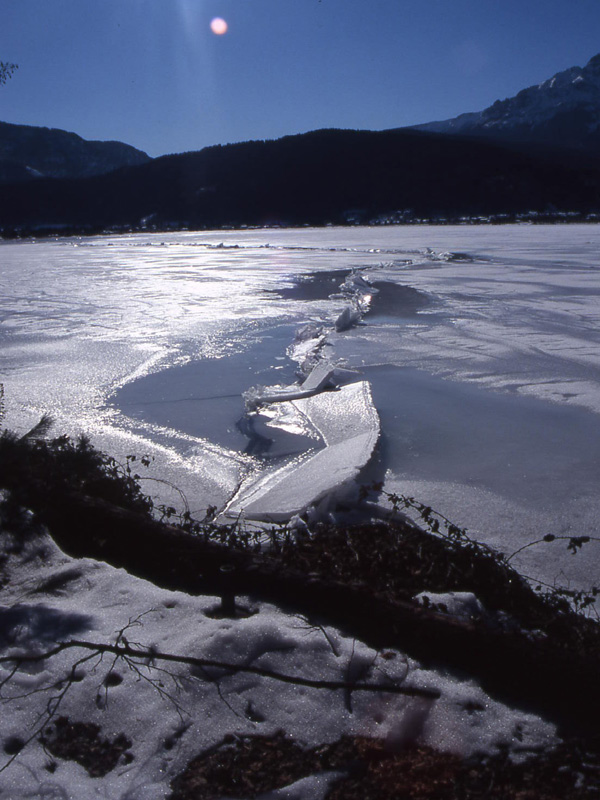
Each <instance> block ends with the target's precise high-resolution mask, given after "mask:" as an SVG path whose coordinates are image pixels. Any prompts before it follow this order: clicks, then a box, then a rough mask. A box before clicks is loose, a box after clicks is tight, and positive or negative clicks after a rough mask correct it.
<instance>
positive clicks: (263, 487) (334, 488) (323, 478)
mask: <svg viewBox="0 0 600 800" xmlns="http://www.w3.org/2000/svg"><path fill="white" fill-rule="evenodd" d="M286 402H289V403H292V404H293V405H294V406H295V407H296V409H297V410H298V411H300V412H301V413H302V414H304V416H305V417H306V418H307V419H308V420H309V421H310V422H311V424H312V425H313V426H314V427H315V428H316V429H317V430H318V432H319V433H320V435H321V437H322V438H323V441H324V442H325V447H324V449H322V450H318V451H317V452H314V451H313V452H311V453H308V454H307V455H305V456H304V457H303V458H300V459H296V460H294V461H292V462H290V463H288V464H285V465H284V466H283V467H280V468H279V469H274V470H272V471H267V472H265V473H261V474H260V475H259V476H258V478H257V479H256V480H251V481H250V482H249V483H248V484H245V485H242V487H241V489H240V490H239V492H238V493H237V494H236V495H235V497H234V498H233V499H232V501H231V502H230V503H229V505H228V506H227V508H226V509H225V512H224V513H225V516H227V517H229V518H238V517H242V518H245V519H249V520H272V521H274V522H287V521H288V520H289V519H291V518H292V517H293V516H295V515H297V514H301V513H303V512H304V511H306V510H307V509H308V508H310V507H311V506H315V505H316V504H317V503H319V501H321V500H323V498H325V497H330V496H331V495H332V494H333V495H335V496H339V495H340V494H341V493H343V492H344V491H345V489H346V488H347V486H348V484H349V483H350V482H351V481H353V480H354V478H356V476H357V475H358V473H359V472H360V470H361V469H362V468H363V467H364V466H365V465H366V464H367V462H368V461H369V460H370V458H371V456H372V454H373V450H374V448H375V445H376V443H377V439H378V437H379V415H378V414H377V410H376V409H375V406H374V405H373V400H372V397H371V386H370V384H369V382H368V381H358V382H356V383H351V384H348V385H347V386H343V387H341V388H339V389H337V390H336V391H330V392H327V391H325V392H321V393H320V394H315V395H313V396H311V397H304V398H300V399H296V400H288V401H286Z"/></svg>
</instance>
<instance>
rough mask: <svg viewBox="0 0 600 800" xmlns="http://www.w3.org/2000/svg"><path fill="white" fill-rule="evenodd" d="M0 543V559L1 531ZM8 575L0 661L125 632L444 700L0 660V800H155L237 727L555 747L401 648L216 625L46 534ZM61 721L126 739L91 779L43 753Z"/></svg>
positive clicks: (68, 659)
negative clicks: (51, 729) (44, 732)
mask: <svg viewBox="0 0 600 800" xmlns="http://www.w3.org/2000/svg"><path fill="white" fill-rule="evenodd" d="M0 541H1V546H2V548H3V550H4V548H5V547H6V545H7V543H8V542H9V537H8V534H7V533H6V532H4V534H3V536H2V538H1V540H0ZM1 554H2V553H0V555H1ZM7 572H8V576H9V582H8V584H7V586H6V587H5V588H4V589H3V590H2V592H1V595H0V597H1V603H2V605H0V657H8V656H16V655H36V654H37V655H39V654H40V653H43V652H47V651H48V650H51V649H52V648H53V647H55V645H56V642H60V641H66V640H71V639H76V640H79V641H87V642H91V643H99V644H100V645H102V644H106V643H109V644H114V643H115V642H116V641H117V639H118V636H119V632H121V634H122V636H124V637H125V639H123V638H120V639H118V642H119V644H121V645H123V644H124V643H127V645H128V646H129V647H131V648H137V647H140V648H141V647H143V648H145V649H146V650H148V649H150V650H152V651H154V652H155V653H156V654H167V653H168V654H173V655H182V656H187V657H190V656H191V657H194V658H197V659H202V658H206V659H216V660H218V661H221V662H230V663H231V664H234V665H240V666H241V667H260V668H264V669H271V670H274V671H277V672H280V673H284V674H286V675H291V676H300V677H301V678H308V679H315V680H321V681H324V680H328V681H346V682H347V681H360V682H377V683H380V684H381V683H386V682H387V683H388V685H389V684H392V683H395V684H396V685H402V686H404V687H405V688H406V689H409V688H413V689H414V688H417V689H424V690H430V691H431V690H434V691H437V692H439V694H440V696H439V698H437V699H428V698H422V697H411V696H403V695H398V694H390V693H385V692H379V693H366V692H361V691H353V692H352V694H351V696H350V698H349V696H348V693H347V692H346V691H344V690H335V691H330V690H327V689H316V688H307V687H304V686H298V685H293V684H288V683H280V682H278V681H276V680H273V679H269V678H264V677H260V676H257V675H253V674H249V673H244V672H237V673H233V674H232V672H231V670H224V669H214V668H213V669H201V668H199V667H194V666H191V667H190V666H189V665H187V666H186V665H181V664H176V663H170V662H165V661H161V660H160V657H159V656H158V655H157V657H156V659H155V660H152V659H149V658H145V657H139V658H130V660H129V663H127V662H126V661H125V659H115V656H114V654H110V653H105V654H104V655H103V657H100V655H99V654H98V653H95V652H94V651H93V650H89V649H87V650H86V649H68V650H64V651H63V652H62V653H60V654H58V655H55V656H54V657H52V658H48V659H45V660H41V661H39V662H36V663H30V664H22V665H21V667H20V668H19V669H18V670H17V671H16V672H15V671H14V670H13V666H14V664H13V663H11V662H9V663H3V664H0V685H1V692H0V797H1V798H6V799H7V800H9V799H10V800H22V799H23V800H24V798H46V799H49V798H52V799H54V798H56V799H57V800H97V798H105V799H106V800H162V798H165V797H167V796H168V794H169V785H170V782H171V780H172V779H173V778H174V777H175V776H176V775H177V774H179V773H180V772H181V771H182V770H183V769H184V768H185V767H186V765H187V764H188V762H189V761H190V760H191V759H192V758H194V757H195V756H197V755H198V754H200V753H201V752H203V751H205V750H207V749H208V748H209V747H211V746H214V745H216V744H218V743H219V742H221V741H222V739H223V737H224V736H225V735H227V734H232V733H233V734H238V735H244V734H255V735H256V734H258V735H265V736H266V735H272V734H274V733H275V732H277V731H278V730H282V731H283V732H284V733H285V734H286V735H287V736H288V737H291V738H293V739H294V740H295V741H297V742H298V743H300V744H302V745H305V746H315V745H318V744H322V743H327V742H334V741H337V740H338V739H339V738H340V737H341V736H342V735H359V736H380V737H384V738H385V739H386V741H387V743H388V745H389V747H390V749H392V750H393V749H394V748H397V747H401V746H402V745H403V744H405V743H406V742H408V741H412V740H414V739H415V737H418V741H419V742H420V743H421V744H428V745H430V746H432V747H436V748H439V749H441V750H444V751H451V752H455V753H459V754H464V755H469V754H472V753H475V752H491V753H494V752H498V748H500V747H506V748H508V750H509V751H511V752H513V753H524V752H530V751H531V749H532V748H533V749H536V748H543V747H545V746H547V745H548V744H552V743H553V742H555V741H556V737H555V730H554V727H553V726H552V725H550V724H549V723H547V722H544V721H543V720H541V719H540V718H538V717H536V716H534V715H531V714H528V713H525V712H521V711H518V710H514V709H511V708H508V707H506V706H504V705H502V704H501V703H498V702H496V701H494V700H493V699H491V698H490V697H489V696H487V695H486V694H485V693H484V692H483V691H482V689H481V688H480V687H479V686H478V685H477V683H476V682H474V681H470V680H464V679H462V680H461V679H460V678H457V677H450V676H449V675H446V674H444V673H443V672H436V671H434V670H432V669H428V668H424V667H423V666H422V665H420V664H419V663H417V662H415V661H414V660H412V659H409V658H407V657H405V656H404V655H403V654H402V653H399V652H397V651H392V650H388V651H385V652H384V653H378V652H375V651H374V650H371V649H370V648H369V647H367V646H365V645H364V644H361V643H360V642H358V641H355V640H353V639H352V638H349V637H347V636H344V635H342V634H341V633H340V632H339V631H338V630H335V629H333V628H331V627H324V628H319V627H314V626H313V625H311V624H310V623H309V622H308V621H307V620H306V619H304V618H302V617H298V616H292V615H289V614H284V613H282V612H281V611H280V610H278V609H277V608H275V607H273V606H270V605H268V604H259V605H258V604H257V605H255V606H254V608H253V610H254V611H255V612H256V613H254V614H252V615H251V616H248V617H247V618H245V619H215V618H212V617H211V616H210V614H211V612H212V611H213V610H214V609H215V608H218V606H219V603H220V600H219V598H216V597H198V598H196V597H190V596H189V595H186V594H182V593H179V592H171V591H165V590H162V589H158V588H156V587H155V586H153V585H152V584H149V583H147V582H145V581H143V580H140V579H136V578H133V577H131V576H130V575H128V574H127V573H126V572H125V571H124V570H119V569H115V568H113V567H110V566H108V565H106V564H101V563H98V562H95V561H91V560H87V559H79V560H73V559H70V558H68V557H67V556H65V555H64V554H63V553H62V552H61V551H60V550H59V549H58V548H57V547H56V545H54V543H53V542H52V540H50V539H49V538H42V539H40V540H36V539H34V540H30V541H29V543H28V544H27V545H26V548H25V551H24V552H22V553H21V554H20V555H19V556H18V557H12V558H11V559H10V561H9V563H8V565H7ZM442 599H444V600H445V602H447V603H448V601H449V599H448V598H447V597H444V598H442ZM466 600H467V601H468V602H465V598H464V597H461V596H457V597H456V598H455V601H454V604H455V605H456V606H457V608H455V609H454V612H455V613H463V614H465V613H466V614H467V615H468V614H471V613H473V604H474V602H475V601H474V600H473V598H472V596H469V597H467V598H466ZM241 601H242V602H244V599H243V598H242V599H241ZM246 605H248V603H247V601H246ZM207 612H208V615H207ZM74 665H76V668H75V669H73V666H74ZM49 711H51V712H53V714H54V716H53V719H51V720H50V719H49ZM59 717H67V718H68V719H69V721H70V722H73V723H78V722H84V723H92V724H96V725H98V726H99V728H100V735H99V738H100V739H101V740H105V739H108V740H110V741H111V742H114V741H115V739H116V738H117V737H118V736H119V735H124V736H125V737H127V740H128V742H125V743H124V747H123V750H124V752H123V753H122V755H121V757H120V758H119V759H118V763H117V765H116V766H115V767H114V768H113V769H111V770H110V771H109V772H108V774H106V775H105V776H102V777H91V776H90V775H89V774H88V772H87V771H86V769H85V768H84V767H83V766H81V765H80V764H79V763H76V762H75V761H70V760H65V759H63V758H55V757H53V755H52V753H51V752H49V751H48V750H45V749H44V748H43V747H42V746H41V744H40V742H39V731H40V729H41V727H42V726H43V725H44V724H46V723H49V724H51V725H56V722H57V720H58V718H59ZM51 737H52V734H51V735H50V738H51ZM30 739H31V741H30V742H29V743H28V744H26V745H25V746H24V747H23V749H21V750H20V752H18V753H17V754H16V757H15V759H14V760H13V761H12V763H9V762H10V761H11V757H12V755H11V754H14V753H16V751H17V750H18V748H19V747H20V746H22V745H23V744H24V743H25V742H27V741H28V740H30ZM5 765H8V766H6V768H5V769H2V768H3V767H4V766H5ZM333 777H335V775H332V774H330V773H328V774H324V775H321V776H319V777H314V778H310V779H305V780H304V782H303V783H302V784H301V785H300V786H297V787H296V790H294V789H282V790H280V791H278V792H274V793H272V794H271V793H269V794H268V798H270V799H271V800H276V798H281V800H291V798H308V797H310V798H311V800H318V798H320V797H323V796H324V792H325V790H326V788H327V786H328V783H329V781H330V779H331V778H333ZM264 797H265V800H266V797H267V796H266V795H265V796H264Z"/></svg>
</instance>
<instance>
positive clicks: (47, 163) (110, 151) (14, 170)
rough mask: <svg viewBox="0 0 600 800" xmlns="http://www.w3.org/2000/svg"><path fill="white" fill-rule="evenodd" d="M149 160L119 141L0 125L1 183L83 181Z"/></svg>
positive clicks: (27, 127)
mask: <svg viewBox="0 0 600 800" xmlns="http://www.w3.org/2000/svg"><path fill="white" fill-rule="evenodd" d="M148 161H150V157H149V156H148V155H146V153H143V152H142V151H141V150H136V148H135V147H131V146H130V145H128V144H123V143H122V142H94V141H87V140H85V139H82V138H81V136H78V135H77V134H76V133H68V132H67V131H62V130H59V129H57V128H38V127H34V126H31V125H12V124H10V123H8V122H0V183H6V182H9V181H18V180H33V179H35V178H86V177H90V176H91V175H101V174H103V173H106V172H111V171H112V170H114V169H119V168H120V167H124V166H132V165H134V164H144V163H146V162H148Z"/></svg>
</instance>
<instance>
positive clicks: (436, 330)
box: [0, 225, 600, 580]
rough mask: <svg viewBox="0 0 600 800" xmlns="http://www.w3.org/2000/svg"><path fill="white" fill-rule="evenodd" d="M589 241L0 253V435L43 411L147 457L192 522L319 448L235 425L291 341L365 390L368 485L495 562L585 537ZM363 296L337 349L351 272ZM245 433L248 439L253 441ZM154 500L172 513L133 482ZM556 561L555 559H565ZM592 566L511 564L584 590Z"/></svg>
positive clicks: (590, 401) (592, 455) (279, 378)
mask: <svg viewBox="0 0 600 800" xmlns="http://www.w3.org/2000/svg"><path fill="white" fill-rule="evenodd" d="M599 253H600V228H599V227H598V226H592V225H588V226H579V225H572V226H531V225H520V226H500V227H470V226H464V227H463V226H461V227H390V228H351V229H348V228H343V229H342V228H339V229H336V228H331V229H324V230H312V229H302V230H252V231H226V232H223V231H218V232H204V233H174V234H137V235H124V236H103V237H93V238H89V239H57V240H55V241H38V242H14V243H13V242H4V243H0V298H1V299H0V344H1V347H2V351H1V352H2V356H1V362H0V381H1V382H2V383H3V384H4V389H5V405H6V419H5V424H6V425H7V426H9V427H12V428H14V429H17V430H24V429H25V428H27V426H29V425H32V424H33V423H35V422H36V421H37V419H39V416H40V415H41V414H42V413H45V412H48V413H50V414H52V416H53V417H54V418H55V420H56V425H55V430H56V432H57V434H58V433H59V432H60V433H62V432H68V433H77V432H79V431H86V432H87V433H89V434H90V435H91V436H92V438H93V440H94V442H95V443H97V444H98V445H99V446H100V447H101V448H103V449H105V450H107V451H109V452H111V453H114V454H117V455H120V456H121V457H123V456H124V455H125V454H126V453H137V454H138V455H142V454H146V453H149V454H151V455H153V456H154V458H155V464H154V466H153V467H152V469H151V471H150V472H149V475H156V476H158V475H160V477H161V478H166V479H167V480H169V481H171V482H172V483H173V484H175V485H177V486H178V487H180V488H181V489H182V490H183V491H184V492H185V494H186V496H187V497H188V500H189V503H190V507H191V509H192V511H195V512H197V513H201V512H202V510H203V509H205V508H206V507H207V506H208V505H216V506H218V507H219V508H221V507H223V506H224V505H225V504H226V502H227V501H228V499H229V498H230V497H231V495H232V494H233V493H234V492H235V490H236V489H237V487H238V486H239V484H240V483H241V482H242V481H243V480H244V479H245V478H247V477H248V476H250V475H260V474H262V473H264V472H265V471H268V470H271V469H273V468H274V467H275V466H278V465H281V464H284V463H287V462H288V461H289V460H290V459H296V458H302V457H304V456H306V454H307V452H308V453H309V452H311V451H312V449H315V448H316V449H317V450H318V448H319V447H322V446H323V443H322V442H319V441H317V438H315V434H314V431H311V430H310V429H308V428H307V429H305V430H303V429H302V427H301V426H299V425H298V424H297V423H298V421H297V420H295V421H292V422H291V423H290V422H289V420H288V423H289V424H287V423H286V424H279V425H278V426H276V427H273V426H271V425H270V424H269V422H268V420H267V421H265V420H264V419H263V420H262V421H260V420H259V421H258V424H257V425H255V426H254V429H253V430H252V431H248V429H247V426H244V424H243V422H242V424H241V425H240V424H239V423H240V420H242V418H243V415H244V404H243V400H242V393H243V392H245V391H247V390H248V389H249V388H250V387H252V386H254V385H263V386H272V385H274V384H284V385H285V384H289V383H292V382H293V381H294V379H295V374H296V370H297V367H298V364H297V363H296V362H295V361H293V360H292V359H291V358H290V357H289V354H290V351H289V346H290V344H291V343H292V341H293V340H294V336H295V333H296V331H297V330H298V329H299V328H302V327H303V326H306V325H307V324H312V325H313V326H316V327H318V328H322V329H323V331H324V333H325V335H326V341H325V343H324V344H323V347H322V350H321V353H324V354H326V357H327V359H328V361H330V362H331V363H333V364H335V365H341V366H344V367H347V368H349V369H352V370H356V371H357V372H358V374H357V377H356V379H357V380H361V381H368V382H369V383H370V385H371V390H372V397H373V402H374V405H375V408H376V409H377V412H378V414H379V419H380V424H381V436H380V439H379V443H378V445H377V448H376V450H375V454H374V457H373V459H372V460H371V463H370V465H369V467H368V470H367V473H366V476H365V479H366V478H367V477H368V478H374V477H376V478H383V479H385V483H386V488H388V489H389V490H394V491H400V492H402V493H405V494H411V495H414V496H415V497H417V498H418V499H420V500H421V501H423V502H425V503H427V504H430V505H432V506H433V507H434V508H436V509H437V510H439V511H441V512H442V513H444V514H446V515H447V516H448V517H450V518H451V519H452V520H453V521H455V522H456V523H457V524H459V525H462V526H466V527H467V528H468V529H469V531H470V532H471V533H472V535H474V536H476V537H479V538H482V539H485V540H487V541H489V542H491V543H493V544H495V545H497V546H498V547H500V548H501V549H503V550H505V551H506V552H510V551H512V550H514V549H516V548H517V547H518V546H520V545H521V544H522V543H524V542H526V541H529V540H531V539H534V538H538V537H539V536H540V535H544V534H546V533H554V534H558V535H560V534H573V535H581V534H590V535H599V533H600V531H599V528H600V523H599V521H598V520H599V519H600V493H599V492H598V485H599V479H600V425H599V422H600V416H599V415H600V257H599V255H598V254H599ZM356 273H358V274H360V275H361V276H362V277H363V278H365V279H366V280H367V281H368V282H370V283H371V284H372V285H373V286H374V287H375V288H376V289H377V290H378V293H377V294H374V295H373V298H372V300H371V304H370V307H369V310H368V313H366V314H365V315H364V316H363V318H362V321H361V323H360V324H359V325H358V326H356V327H353V328H351V329H350V330H346V331H342V332H336V331H335V327H334V322H335V320H336V318H337V317H338V316H339V314H340V312H341V311H342V310H343V308H344V307H345V305H346V304H347V301H346V300H345V299H344V297H343V296H341V295H340V294H339V292H340V286H341V285H342V284H343V283H344V281H345V279H346V278H347V277H348V275H351V274H356ZM248 433H251V434H252V435H251V436H250V438H249V436H248ZM145 488H146V489H147V490H148V491H149V492H150V493H153V494H156V493H158V496H159V497H160V498H161V500H162V501H163V502H175V500H176V498H177V494H176V493H175V492H173V491H171V490H170V489H169V488H168V487H166V486H165V485H164V484H158V483H155V482H153V481H150V480H149V481H148V482H147V483H146V484H145ZM559 556H560V557H559ZM599 561H600V550H599V549H598V548H597V546H596V545H594V544H592V545H588V547H587V548H586V549H584V551H583V552H582V554H580V555H579V556H577V557H576V558H572V557H570V556H569V557H567V556H566V555H565V548H564V544H563V545H562V546H560V547H559V546H558V545H552V546H551V547H545V548H538V549H532V550H530V551H527V553H526V557H525V560H524V561H523V562H522V565H523V568H524V569H526V571H528V572H529V573H530V574H535V575H543V577H544V578H546V579H547V580H553V579H554V578H558V579H563V578H564V576H565V575H566V576H567V577H571V576H574V577H580V575H581V573H582V572H585V573H586V575H588V576H590V577H593V576H595V573H596V572H597V565H598V563H599Z"/></svg>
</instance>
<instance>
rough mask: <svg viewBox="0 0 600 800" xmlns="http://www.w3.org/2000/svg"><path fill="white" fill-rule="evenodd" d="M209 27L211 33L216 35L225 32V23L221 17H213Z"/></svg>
mask: <svg viewBox="0 0 600 800" xmlns="http://www.w3.org/2000/svg"><path fill="white" fill-rule="evenodd" d="M210 29H211V31H212V32H213V33H216V35H217V36H222V35H223V34H224V33H227V23H226V22H225V20H224V19H222V18H221V17H215V18H214V19H213V21H212V22H211V23H210Z"/></svg>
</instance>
